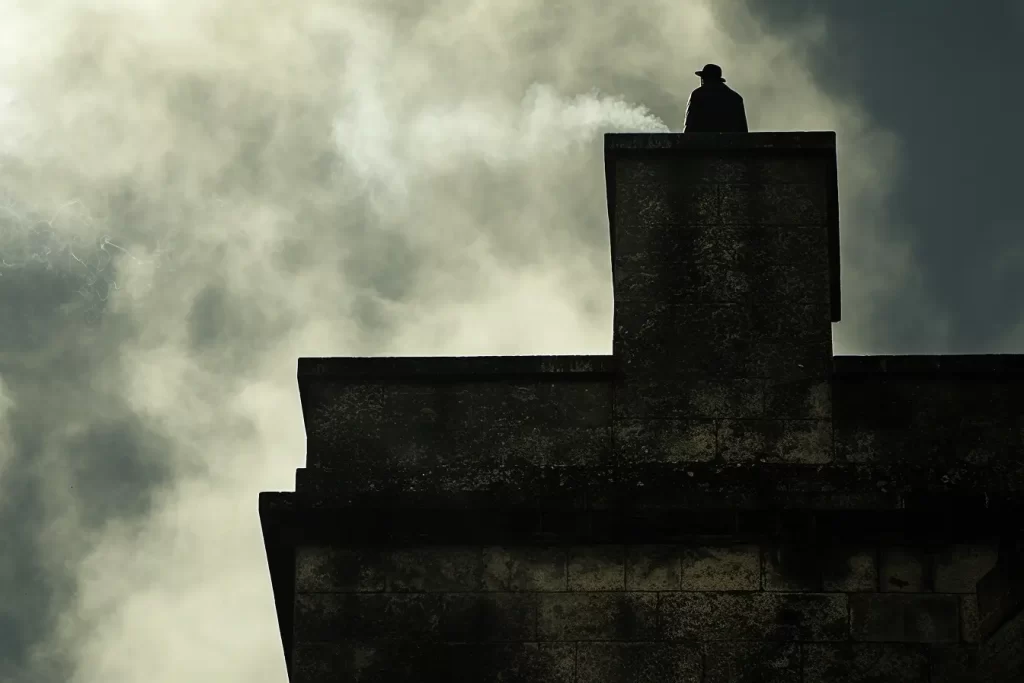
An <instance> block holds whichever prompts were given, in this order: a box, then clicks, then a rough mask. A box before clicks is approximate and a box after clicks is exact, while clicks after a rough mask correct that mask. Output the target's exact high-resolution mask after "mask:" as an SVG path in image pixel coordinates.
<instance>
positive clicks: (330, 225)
mask: <svg viewBox="0 0 1024 683" xmlns="http://www.w3.org/2000/svg"><path fill="white" fill-rule="evenodd" d="M0 45H2V46H3V47H2V48H0V549H2V552H0V680H2V681H9V682H11V683H58V682H59V683H64V682H70V683H101V682H102V683H136V682H139V681H147V682H149V683H171V682H173V683H180V682H181V681H218V683H243V682H245V683H283V682H284V681H285V680H286V676H285V670H284V659H283V656H282V653H281V649H280V640H279V636H278V631H277V622H276V617H275V613H274V604H273V598H272V592H271V588H270V581H269V576H268V573H267V568H266V559H265V555H264V550H263V542H262V537H261V533H260V528H259V519H258V513H257V496H258V492H259V491H263V490H290V489H292V488H293V484H294V471H295V469H296V468H297V467H301V466H302V465H303V459H304V453H303V449H304V433H303V428H302V419H301V412H300V407H299V402H298V394H297V388H296V381H295V368H296V359H297V358H298V357H300V356H332V355H333V356H342V355H489V354H589V353H594V354H606V353H610V351H611V313H612V291H611V270H610V263H609V252H608V248H609V247H608V234H607V213H606V205H605V196H604V192H605V188H604V177H603V163H602V158H601V154H602V135H603V133H606V132H615V131H669V130H675V131H678V130H680V129H681V126H682V116H683V112H684V109H685V103H686V98H687V96H688V95H689V92H690V90H692V89H693V88H694V87H696V86H697V85H698V82H697V78H696V77H695V76H694V75H693V72H694V71H695V70H697V69H698V68H700V67H701V66H702V65H703V64H705V63H707V62H714V63H718V64H720V65H722V67H723V69H724V71H725V77H726V78H727V79H728V83H729V85H731V86H732V87H734V88H735V89H736V90H737V91H739V92H740V93H741V94H742V95H743V96H744V98H745V101H746V105H747V116H748V120H749V121H750V125H751V129H752V130H754V131H771V130H779V131H787V130H835V131H837V135H838V144H839V152H838V153H839V174H840V202H841V233H842V268H843V271H842V275H843V282H842V286H843V308H842V311H843V320H842V322H840V323H838V324H836V325H835V326H834V335H835V352H836V353H838V354H862V353H870V354H879V353H947V354H948V353H1021V352H1024V322H1022V315H1021V313H1022V312H1024V305H1022V304H1021V303H1020V301H1021V297H1020V296H1019V293H1020V292H1022V291H1024V209H1022V208H1021V204H1020V202H1019V192H1020V182H1021V178H1022V174H1021V171H1020V159H1021V158H1024V134H1022V132H1021V129H1020V127H1019V124H1018V121H1019V119H1020V111H1021V110H1022V108H1024V107H1022V105H1024V94H1022V93H1021V90H1020V89H1013V88H1012V86H1011V83H1012V82H1013V81H1014V80H1019V75H1018V73H1017V72H1018V71H1019V70H1020V67H1021V66H1022V65H1024V57H1022V52H1021V48H1020V45H1024V2H1022V1H1021V0H1017V1H1013V2H1011V1H1008V0H1005V1H1004V0H990V1H989V2H986V3H981V4H978V3H966V2H959V1H955V0H945V1H942V2H936V1H935V0H904V1H903V2H899V3H893V2H888V1H882V0H865V1H864V2H858V3H851V2H846V1H842V0H833V1H831V2H821V1H817V2H811V0H788V1H783V0H773V1H771V2H768V1H764V2H753V0H751V1H750V2H744V1H743V0H725V1H723V0H719V1H718V2H712V1H711V0H690V1H686V0H646V1H645V2H642V3H608V2H603V1H602V0H591V1H590V2H572V3H569V2H553V1H552V0H505V1H503V2H483V1H482V0H434V1H432V2H429V3H428V2H414V1H412V0H293V1H292V2H287V3H282V2H270V1H269V0H248V2H245V3H243V2H238V1H237V0H236V1H232V0H174V1H173V2H171V1H169V0H102V1H101V0H33V1H32V2H27V1H19V0H0ZM1014 67H1016V68H1014Z"/></svg>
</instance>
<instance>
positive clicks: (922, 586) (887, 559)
mask: <svg viewBox="0 0 1024 683" xmlns="http://www.w3.org/2000/svg"><path fill="white" fill-rule="evenodd" d="M879 564H880V567H879V573H880V580H879V587H880V589H881V591H882V592H883V593H920V592H923V591H930V590H932V587H933V582H932V579H931V562H930V558H929V557H928V555H927V554H926V553H925V551H924V549H923V548H916V547H900V546H885V547H883V548H882V549H881V550H880V551H879Z"/></svg>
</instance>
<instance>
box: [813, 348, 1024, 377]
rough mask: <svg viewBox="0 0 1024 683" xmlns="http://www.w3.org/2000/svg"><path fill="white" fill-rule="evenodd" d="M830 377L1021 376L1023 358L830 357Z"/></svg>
mask: <svg viewBox="0 0 1024 683" xmlns="http://www.w3.org/2000/svg"><path fill="white" fill-rule="evenodd" d="M832 369H833V373H834V374H835V375H838V376H843V375H846V376H857V375H866V374H871V375H877V374H883V375H929V376H935V377H939V376H946V377H948V376H950V375H985V376H987V377H989V378H991V377H992V376H994V375H995V376H998V375H1002V374H1014V375H1017V374H1020V373H1024V354H988V355H930V356H920V355H919V356H913V355H903V356H833V357H832Z"/></svg>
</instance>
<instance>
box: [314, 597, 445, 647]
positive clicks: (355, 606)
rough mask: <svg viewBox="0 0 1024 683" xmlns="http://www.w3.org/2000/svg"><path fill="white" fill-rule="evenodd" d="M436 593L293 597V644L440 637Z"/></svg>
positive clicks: (438, 605)
mask: <svg viewBox="0 0 1024 683" xmlns="http://www.w3.org/2000/svg"><path fill="white" fill-rule="evenodd" d="M442 600H443V596H442V595H441V594H440V593H406V594H395V593H297V594H296V596H295V640H296V641H298V642H306V643H317V642H321V643H322V642H333V641H338V640H345V639H358V638H362V639H374V638H408V639H414V640H437V639H438V638H439V637H440V635H439V634H440V630H439V625H440V623H441V614H442Z"/></svg>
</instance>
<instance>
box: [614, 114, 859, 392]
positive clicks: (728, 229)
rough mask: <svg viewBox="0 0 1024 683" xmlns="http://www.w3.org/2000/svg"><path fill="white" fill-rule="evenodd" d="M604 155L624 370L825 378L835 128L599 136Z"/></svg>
mask: <svg viewBox="0 0 1024 683" xmlns="http://www.w3.org/2000/svg"><path fill="white" fill-rule="evenodd" d="M605 164H606V175H607V182H608V213H609V218H610V223H611V244H612V270H613V273H614V283H615V333H614V334H615V336H614V355H615V356H617V357H618V358H620V359H621V361H622V364H623V368H624V370H626V371H628V372H630V373H645V374H651V375H657V376H662V377H665V376H679V375H689V376H693V375H696V376H707V377H763V378H777V379H793V378H801V377H806V378H822V377H824V375H825V373H826V371H827V369H828V368H829V367H830V366H831V360H832V334H831V323H832V322H836V321H838V320H839V203H838V196H837V194H838V193H837V183H836V148H835V134H834V133H831V132H814V133H752V134H676V135H649V134H628V135H608V136H606V138H605Z"/></svg>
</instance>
